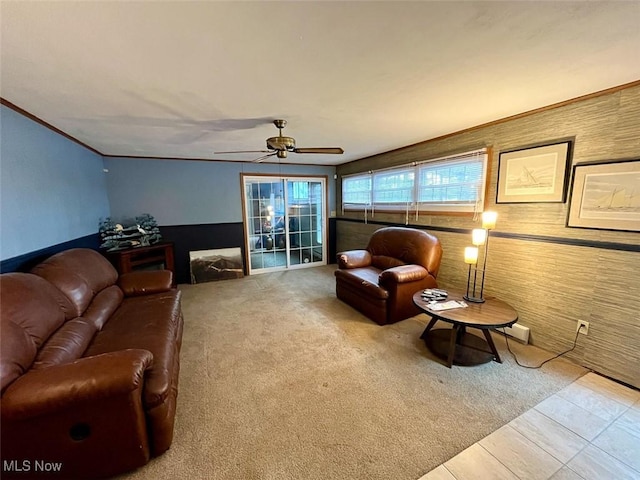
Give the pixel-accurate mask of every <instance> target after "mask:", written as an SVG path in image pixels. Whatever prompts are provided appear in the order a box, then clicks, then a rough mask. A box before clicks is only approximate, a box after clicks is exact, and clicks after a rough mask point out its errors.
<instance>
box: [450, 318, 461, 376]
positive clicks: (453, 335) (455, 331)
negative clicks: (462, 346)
mask: <svg viewBox="0 0 640 480" xmlns="http://www.w3.org/2000/svg"><path fill="white" fill-rule="evenodd" d="M459 330H460V326H459V325H457V324H454V325H453V328H452V329H451V338H450V339H449V356H448V357H447V366H448V367H449V368H451V365H453V355H454V354H455V353H456V343H457V341H458V331H459Z"/></svg>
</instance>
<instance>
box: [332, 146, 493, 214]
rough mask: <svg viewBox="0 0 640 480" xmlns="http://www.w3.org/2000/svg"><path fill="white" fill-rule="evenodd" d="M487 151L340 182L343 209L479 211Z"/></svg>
mask: <svg viewBox="0 0 640 480" xmlns="http://www.w3.org/2000/svg"><path fill="white" fill-rule="evenodd" d="M487 159H488V155H487V150H486V149H482V150H478V151H474V152H468V153H463V154H459V155H454V156H450V157H445V158H438V159H433V160H426V161H423V162H417V163H414V164H412V165H403V166H400V167H393V168H389V169H385V170H377V171H374V172H368V173H366V174H356V175H348V176H345V177H343V179H342V206H343V209H344V210H363V209H365V208H371V209H382V210H407V209H409V208H410V209H411V210H412V211H413V210H415V211H436V212H437V211H441V212H474V211H482V207H483V205H484V192H485V185H486V181H487V179H486V175H487Z"/></svg>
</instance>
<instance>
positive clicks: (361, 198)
mask: <svg viewBox="0 0 640 480" xmlns="http://www.w3.org/2000/svg"><path fill="white" fill-rule="evenodd" d="M342 204H343V205H344V206H347V205H349V206H353V207H358V206H359V207H360V208H364V206H365V205H370V204H371V175H370V174H368V173H365V174H364V175H350V176H349V177H344V178H343V179H342Z"/></svg>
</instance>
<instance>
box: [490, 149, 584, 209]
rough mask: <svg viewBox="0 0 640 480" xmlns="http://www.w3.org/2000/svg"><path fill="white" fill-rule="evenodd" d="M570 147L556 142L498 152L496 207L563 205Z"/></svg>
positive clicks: (569, 163)
mask: <svg viewBox="0 0 640 480" xmlns="http://www.w3.org/2000/svg"><path fill="white" fill-rule="evenodd" d="M572 145H573V140H572V139H571V140H557V141H555V142H553V143H546V144H542V145H533V146H529V147H524V148H519V149H517V150H509V151H504V152H500V159H499V165H498V189H497V194H496V203H539V202H560V203H563V202H564V201H565V200H566V198H567V184H568V177H567V172H568V170H569V165H571V153H572V149H571V147H572Z"/></svg>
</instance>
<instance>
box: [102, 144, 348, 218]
mask: <svg viewBox="0 0 640 480" xmlns="http://www.w3.org/2000/svg"><path fill="white" fill-rule="evenodd" d="M104 164H105V168H106V169H107V170H108V173H107V174H106V177H107V191H108V195H109V203H110V205H111V215H112V216H113V218H114V219H115V220H117V221H120V220H122V219H124V218H132V217H135V216H137V215H140V214H141V213H150V214H151V215H153V216H154V217H155V219H156V221H157V222H158V225H161V226H162V225H198V224H211V223H234V222H242V193H241V187H240V174H241V173H243V172H244V173H246V174H250V173H262V174H265V173H270V174H280V173H281V174H283V175H316V176H317V175H326V176H327V184H328V189H329V198H328V200H329V201H328V210H329V211H332V210H335V209H336V208H335V204H336V200H335V199H336V189H335V180H334V179H333V175H334V173H335V167H318V166H307V165H282V166H279V165H276V164H256V163H235V162H204V161H192V160H159V159H158V160H156V159H153V160H152V159H140V158H109V157H106V158H105V159H104Z"/></svg>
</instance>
